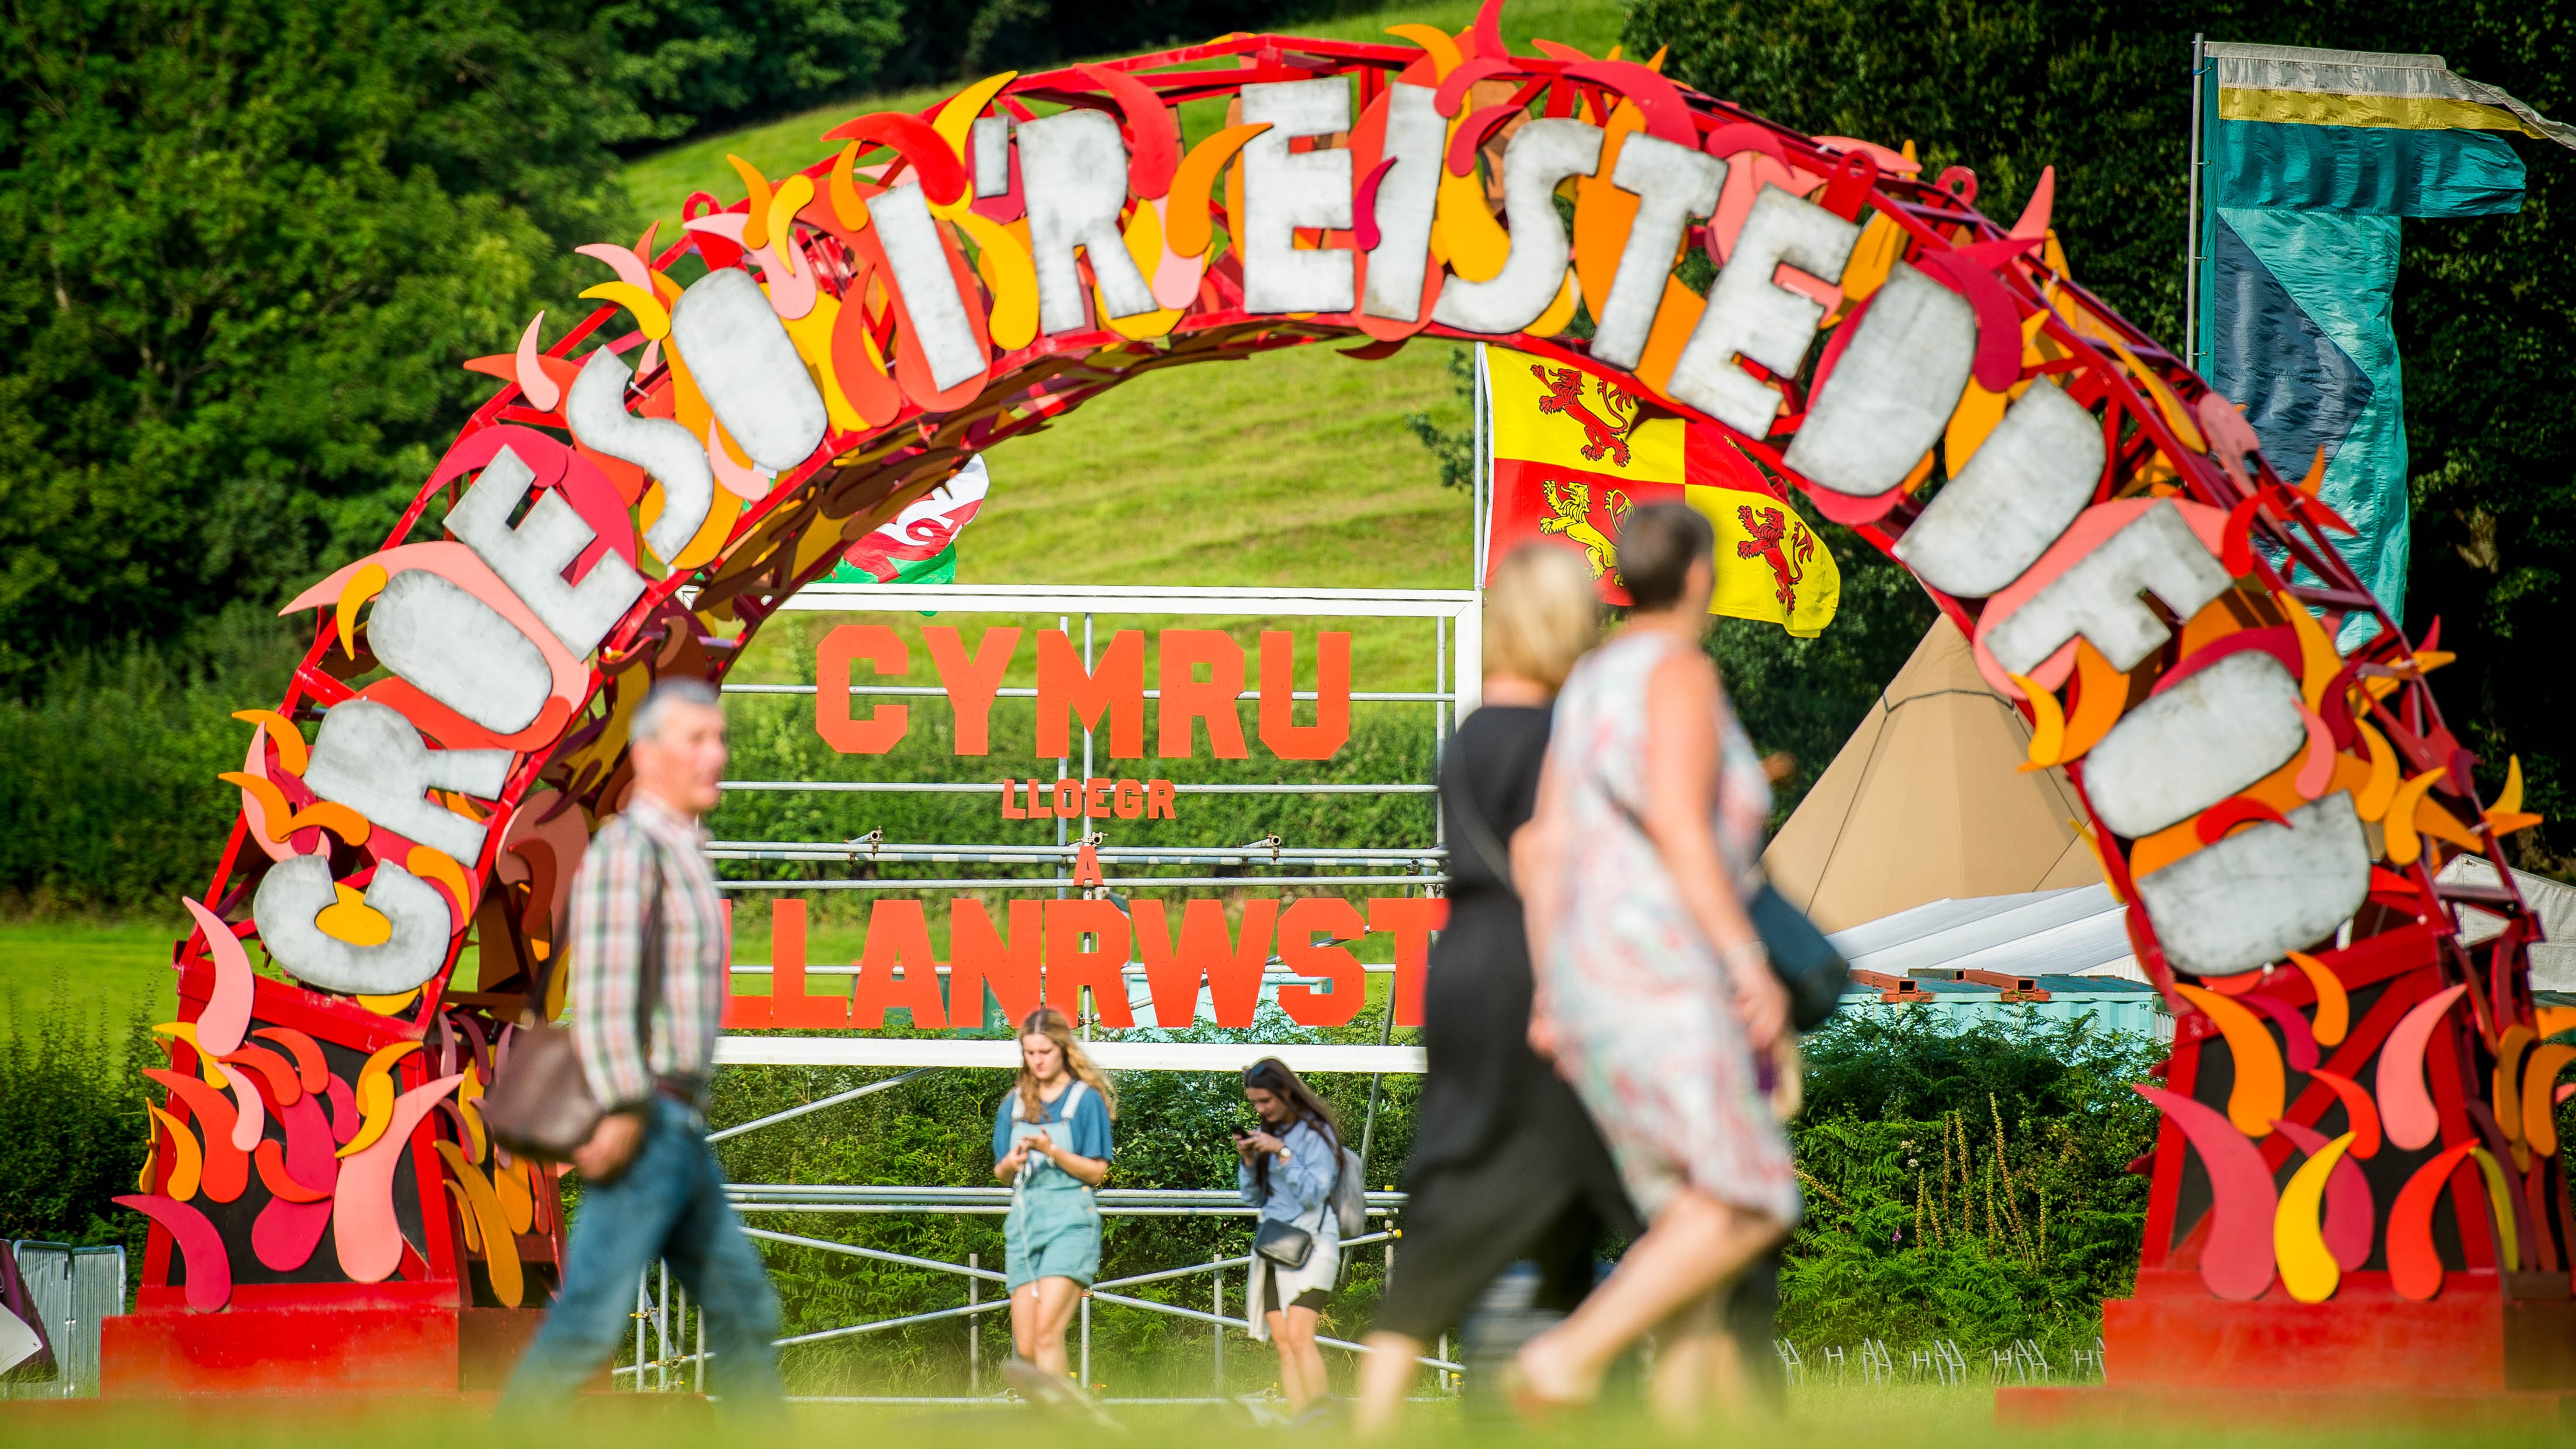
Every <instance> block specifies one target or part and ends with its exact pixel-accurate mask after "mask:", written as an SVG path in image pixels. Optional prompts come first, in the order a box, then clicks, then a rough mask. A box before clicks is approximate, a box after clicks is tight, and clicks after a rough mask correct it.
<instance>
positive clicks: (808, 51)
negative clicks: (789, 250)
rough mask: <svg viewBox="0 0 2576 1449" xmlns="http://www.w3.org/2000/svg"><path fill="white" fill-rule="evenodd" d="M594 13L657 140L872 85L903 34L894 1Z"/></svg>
mask: <svg viewBox="0 0 2576 1449" xmlns="http://www.w3.org/2000/svg"><path fill="white" fill-rule="evenodd" d="M994 8H998V7H994ZM600 18H601V19H602V20H603V21H605V22H606V23H607V25H608V26H609V28H610V29H611V30H612V31H613V32H614V33H615V35H616V37H617V47H618V50H619V52H620V54H619V56H618V59H617V67H616V76H617V79H618V80H619V81H620V82H621V83H622V84H624V85H625V86H627V87H629V88H631V89H632V90H633V92H634V94H635V99H636V103H637V104H638V105H639V106H640V107H642V108H643V110H644V111H645V113H646V114H647V115H649V116H650V117H651V126H650V129H649V130H648V131H647V132H646V135H648V136H649V137H650V138H651V139H653V140H657V141H658V140H665V139H668V138H671V137H675V136H685V135H688V134H689V133H690V132H692V131H694V130H697V129H699V128H700V127H701V126H702V125H704V124H706V123H708V122H716V121H725V120H731V119H735V118H738V117H742V116H747V115H757V114H762V113H766V112H770V111H777V110H783V109H787V108H790V107H794V106H797V105H814V104H817V103H819V102H822V101H824V100H827V99H830V98H832V97H835V96H841V95H847V94H851V93H854V92H856V91H858V90H860V89H862V88H864V87H867V86H870V85H872V84H875V83H877V82H879V81H881V80H882V79H884V77H885V75H886V72H887V70H888V68H889V67H888V64H887V62H888V61H890V60H893V59H895V58H896V57H897V56H898V53H899V52H900V51H901V50H902V49H903V47H904V44H905V33H906V26H905V23H904V21H905V16H904V6H903V4H902V0H753V3H750V4H717V3H714V0H624V3H621V4H614V5H609V6H606V7H604V8H603V9H602V10H601V11H600Z"/></svg>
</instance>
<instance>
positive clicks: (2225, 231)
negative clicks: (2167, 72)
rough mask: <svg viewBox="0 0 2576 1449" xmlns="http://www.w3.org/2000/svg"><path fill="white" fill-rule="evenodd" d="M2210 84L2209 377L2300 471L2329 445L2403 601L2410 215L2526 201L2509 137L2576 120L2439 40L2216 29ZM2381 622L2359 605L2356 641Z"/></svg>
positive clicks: (2391, 601) (2336, 497) (2371, 583)
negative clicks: (2260, 36)
mask: <svg viewBox="0 0 2576 1449" xmlns="http://www.w3.org/2000/svg"><path fill="white" fill-rule="evenodd" d="M2206 54H2207V56H2208V58H2209V63H2210V67H2211V70H2212V72H2213V73H2214V79H2215V81H2216V84H2214V85H2210V84H2204V85H2203V86H2202V88H2201V98H2202V111H2201V116H2200V126H2201V154H2202V156H2203V157H2204V158H2205V170H2204V172H2203V185H2204V187H2205V189H2206V198H2205V200H2204V203H2203V210H2202V214H2201V219H2200V225H2201V234H2200V279H2199V280H2200V308H2201V316H2200V317H2199V319H2198V331H2199V337H2200V346H2199V351H2200V355H2199V356H2198V357H2196V358H2194V359H2193V362H2194V365H2195V366H2196V367H2197V368H2198V370H2199V372H2200V374H2201V375H2202V376H2203V377H2206V378H2208V379H2209V380H2210V381H2211V383H2212V384H2214V385H2215V386H2216V387H2217V388H2218V390H2219V391H2220V392H2223V393H2225V394H2226V395H2227V396H2228V397H2229V398H2231V399H2233V400H2234V401H2235V402H2236V403H2237V404H2238V406H2240V407H2242V408H2243V409H2244V410H2245V416H2246V420H2247V421H2249V422H2251V423H2252V424H2253V425H2254V431H2255V433H2256V435H2257V436H2259V437H2260V438H2261V439H2262V440H2263V453H2264V456H2266V457H2267V458H2269V459H2271V461H2272V466H2273V467H2274V468H2275V469H2276V470H2278V471H2279V472H2281V473H2282V474H2284V475H2287V476H2289V477H2291V478H2294V479H2295V478H2297V477H2300V476H2303V475H2304V474H2305V473H2306V472H2307V470H2308V467H2309V464H2310V462H2311V460H2313V459H2314V458H2315V457H2316V456H2317V454H2318V452H2319V451H2320V450H2323V452H2324V454H2325V457H2326V471H2325V481H2324V488H2323V496H2324V499H2325V501H2326V502H2327V503H2328V504H2329V505H2331V506H2332V507H2333V508H2334V509H2335V511H2336V512H2338V513H2340V514H2342V515H2343V516H2344V518H2345V519H2347V520H2349V521H2350V522H2351V523H2352V525H2353V527H2354V528H2355V529H2356V530H2357V532H2356V534H2355V535H2354V536H2352V537H2349V538H2346V537H2337V538H2336V539H2335V545H2336V547H2337V548H2339V549H2341V550H2342V552H2343V555H2344V558H2345V560H2346V561H2347V562H2349V563H2350V564H2351V565H2352V569H2353V572H2354V573H2355V574H2357V575H2359V576H2360V578H2361V582H2362V584H2363V586H2364V587H2366V588H2368V589H2369V590H2370V592H2371V593H2372V594H2373V595H2374V596H2375V597H2377V598H2378V600H2379V602H2380V605H2381V606H2382V607H2383V608H2385V609H2386V610H2387V611H2388V612H2389V613H2390V614H2391V615H2393V616H2396V617H2398V618H2400V619H2402V618H2404V617H2405V610H2406V561H2407V531H2406V529H2407V504H2406V497H2407V494H2406V477H2407V474H2406V408H2405V388H2404V379H2403V375H2402V370H2401V369H2400V367H2399V365H2398V358H2397V333H2396V327H2395V318H2394V316H2393V312H2392V308H2393V304H2394V299H2395V294H2396V286H2397V243H2398V228H2399V225H2400V223H2401V221H2402V219H2404V218H2407V217H2415V218H2418V219H2424V220H2439V219H2449V218H2457V217H2468V216H2491V215H2495V214H2497V213H2502V212H2515V211H2520V210H2521V209H2522V191H2523V162H2522V158H2521V156H2519V155H2518V154H2516V152H2515V151H2514V148H2513V145H2512V143H2510V142H2508V141H2507V140H2505V139H2504V133H2507V132H2517V131H2518V132H2521V133H2522V134H2524V135H2526V136H2529V137H2533V138H2535V139H2541V140H2549V141H2555V142H2557V143H2559V144H2560V145H2563V146H2571V147H2576V128H2570V127H2568V126H2565V125H2561V124H2559V123H2556V122H2553V121H2549V120H2547V119H2545V118H2543V117H2542V116H2541V115H2540V114H2539V113H2538V112H2536V111H2533V110H2532V109H2531V108H2530V107H2529V106H2526V105H2524V104H2522V103H2521V102H2520V101H2517V100H2515V99H2514V98H2513V97H2512V96H2510V95H2507V94H2505V93H2504V92H2503V91H2500V90H2497V89H2496V88H2495V87H2493V86H2488V85H2482V84H2480V83H2478V82H2475V81H2471V80H2469V79H2467V78H2466V77H2463V76H2457V75H2454V74H2452V73H2451V71H2450V70H2449V68H2448V67H2446V66H2445V65H2444V64H2443V63H2442V58H2441V57H2440V56H2438V55H2396V54H2379V53H2372V52H2364V51H2349V50H2309V49H2302V48H2295V47H2289V46H2274V45H2226V44H2214V45H2210V46H2208V47H2207V48H2206ZM2376 627H2377V626H2376V625H2375V624H2374V623H2372V622H2371V621H2370V620H2369V619H2368V618H2367V617H2360V618H2355V619H2353V620H2351V621H2348V622H2347V623H2346V625H2345V628H2344V637H2343V638H2342V639H2341V640H2340V641H2339V642H2340V643H2341V644H2342V645H2343V646H2344V647H2345V648H2346V649H2350V648H2352V647H2353V646H2355V645H2357V644H2359V643H2361V642H2362V641H2363V640H2365V639H2367V638H2368V637H2369V636H2370V634H2371V632H2372V631H2373V630H2374V629H2375V628H2376Z"/></svg>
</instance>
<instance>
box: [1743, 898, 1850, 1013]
mask: <svg viewBox="0 0 2576 1449" xmlns="http://www.w3.org/2000/svg"><path fill="white" fill-rule="evenodd" d="M1744 908H1745V914H1747V915H1749V916H1751V917H1752V918H1753V929H1754V930H1755V931H1756V932H1757V933H1759V934H1760V935H1761V937H1762V949H1763V952H1764V954H1766V955H1768V956H1769V957H1770V958H1771V974H1772V975H1774V976H1777V977H1779V978H1780V984H1781V985H1782V986H1785V987H1787V988H1788V989H1789V1024H1790V1025H1791V1026H1793V1027H1795V1028H1797V1029H1798V1030H1799V1031H1801V1032H1810V1031H1813V1030H1815V1029H1816V1028H1817V1027H1819V1026H1822V1025H1824V1024H1825V1020H1826V1019H1827V1018H1828V1017H1831V1016H1832V1015H1833V1014H1834V1012H1835V1010H1836V1009H1837V1008H1838V1007H1840V1006H1841V1005H1842V1000H1843V987H1844V986H1846V985H1848V984H1850V982H1851V963H1850V962H1848V961H1845V960H1844V959H1843V956H1842V953H1841V952H1840V951H1837V950H1835V949H1834V944H1833V942H1831V941H1828V940H1826V939H1825V933H1824V932H1822V931H1819V930H1817V929H1816V923H1815V922H1813V921H1811V920H1808V919H1807V913H1806V912H1805V911H1802V910H1799V909H1798V908H1797V907H1796V906H1793V905H1791V904H1789V898H1788V897H1787V896H1784V895H1782V894H1780V892H1779V891H1778V890H1776V889H1774V888H1773V887H1772V885H1771V882H1769V881H1767V880H1766V881H1764V882H1763V883H1762V889H1760V890H1758V891H1755V892H1754V893H1753V899H1751V900H1749V901H1747V902H1745V903H1744Z"/></svg>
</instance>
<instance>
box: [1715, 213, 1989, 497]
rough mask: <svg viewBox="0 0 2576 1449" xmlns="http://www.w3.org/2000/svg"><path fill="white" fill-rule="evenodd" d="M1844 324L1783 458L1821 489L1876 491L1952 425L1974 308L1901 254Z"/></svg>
mask: <svg viewBox="0 0 2576 1449" xmlns="http://www.w3.org/2000/svg"><path fill="white" fill-rule="evenodd" d="M1748 226H1749V223H1748ZM1738 245H1739V246H1740V245H1741V243H1739V244H1738ZM1843 325H1844V326H1846V327H1857V328H1859V329H1860V330H1859V331H1857V332H1855V333H1853V334H1852V339H1851V341H1850V342H1849V343H1847V344H1845V345H1844V348H1843V354H1842V356H1841V357H1840V358H1839V359H1837V360H1836V361H1835V363H1834V370H1833V374H1832V376H1830V377H1828V378H1826V379H1825V385H1824V386H1823V387H1822V388H1820V389H1818V390H1817V392H1816V395H1815V396H1814V397H1813V398H1812V399H1810V400H1809V402H1808V404H1807V421H1806V425H1805V426H1803V427H1801V428H1799V429H1798V436H1796V437H1795V438H1792V439H1790V440H1789V448H1788V451H1787V452H1785V453H1783V454H1782V455H1781V461H1782V462H1783V463H1785V464H1787V465H1788V466H1789V467H1790V468H1791V469H1793V470H1794V471H1795V472H1796V473H1797V474H1798V476H1800V477H1802V478H1804V479H1806V480H1807V481H1809V482H1811V483H1814V484H1815V485H1817V486H1818V487H1820V488H1831V489H1832V490H1834V491H1835V492H1836V493H1848V494H1850V495H1851V496H1852V497H1854V498H1875V497H1877V496H1878V495H1880V494H1882V493H1885V492H1886V491H1887V490H1888V489H1890V488H1893V487H1895V486H1896V485H1897V484H1899V483H1902V482H1904V481H1905V475H1906V474H1908V473H1911V472H1913V471H1914V465H1915V464H1916V463H1917V462H1920V461H1921V460H1922V457H1923V455H1924V454H1925V453H1927V452H1929V451H1931V448H1932V445H1933V444H1934V443H1936V442H1938V441H1940V438H1941V431H1942V429H1944V428H1947V427H1948V426H1949V425H1950V414H1951V413H1952V412H1954V411H1956V410H1957V408H1958V406H1959V396H1960V394H1962V393H1964V392H1965V391H1967V387H1968V369H1969V367H1970V366H1972V365H1973V364H1974V363H1975V362H1976V359H1977V316H1976V312H1975V311H1974V310H1973V309H1972V308H1970V307H1969V306H1968V303H1967V301H1966V300H1965V299H1964V298H1962V297H1960V296H1959V295H1958V294H1957V293H1956V292H1953V291H1951V290H1950V289H1949V288H1947V287H1944V286H1942V285H1941V284H1939V283H1937V282H1935V281H1933V280H1932V279H1931V278H1929V277H1926V276H1924V275H1923V274H1922V273H1921V272H1918V271H1916V270H1914V269H1913V268H1912V267H1909V266H1907V265H1905V264H1904V263H1903V262H1898V263H1897V264H1896V266H1895V268H1894V269H1893V270H1891V271H1890V272H1889V273H1888V274H1887V281H1886V283H1885V285H1883V286H1881V287H1880V288H1879V289H1878V291H1877V292H1876V293H1874V294H1873V295H1872V296H1871V297H1870V299H1869V310H1868V311H1866V312H1864V313H1862V314H1861V316H1860V319H1859V320H1858V321H1856V322H1845V323H1844V324H1843ZM1764 365H1765V366H1768V365H1769V364H1767V363H1766V364H1764ZM1674 396H1675V397H1679V396H1680V394H1679V393H1675V394H1674Z"/></svg>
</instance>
